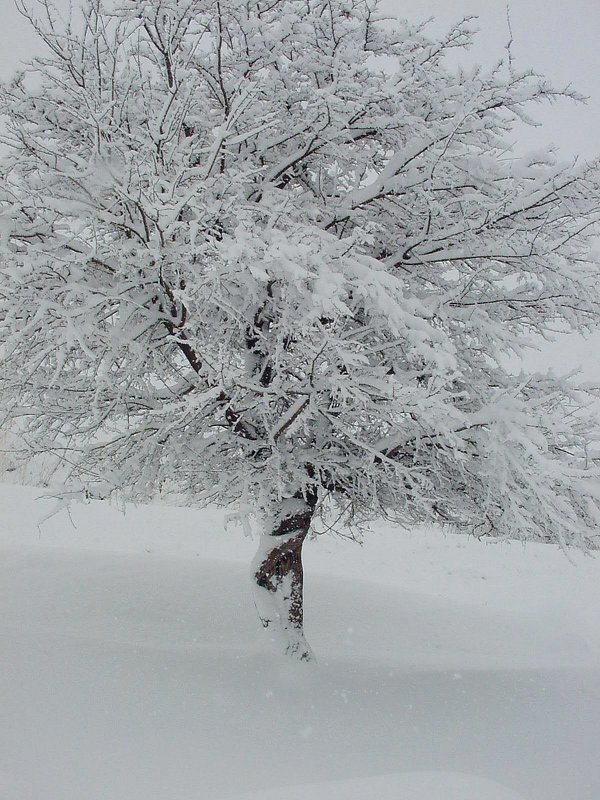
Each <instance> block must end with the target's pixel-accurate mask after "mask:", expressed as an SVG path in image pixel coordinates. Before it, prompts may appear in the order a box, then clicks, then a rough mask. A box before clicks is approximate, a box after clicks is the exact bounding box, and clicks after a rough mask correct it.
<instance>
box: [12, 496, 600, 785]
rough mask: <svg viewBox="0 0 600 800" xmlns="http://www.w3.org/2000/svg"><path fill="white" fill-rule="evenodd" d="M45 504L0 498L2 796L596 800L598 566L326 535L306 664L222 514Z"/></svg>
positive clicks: (434, 539)
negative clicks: (265, 621)
mask: <svg viewBox="0 0 600 800" xmlns="http://www.w3.org/2000/svg"><path fill="white" fill-rule="evenodd" d="M38 494H39V491H38V490H35V489H32V488H24V487H16V486H8V485H0V511H1V515H0V544H1V547H2V556H1V558H0V571H1V574H0V608H1V609H2V615H1V617H0V647H1V650H0V654H1V656H0V658H1V662H0V663H1V666H2V670H1V673H0V693H1V699H0V715H1V716H0V719H1V726H0V798H2V800H205V798H206V800H209V799H210V800H224V799H225V798H236V799H237V798H243V799H244V800H359V798H360V800H363V799H365V800H368V799H369V798H374V800H392V799H393V800H523V799H525V800H598V798H600V758H599V757H598V753H599V751H600V559H591V558H585V557H577V558H575V563H574V564H570V563H569V562H568V561H567V560H566V559H565V558H564V556H562V555H561V554H560V553H558V552H557V551H556V550H555V549H554V548H551V547H547V546H528V547H527V548H525V549H524V548H522V547H521V546H520V545H516V544H512V545H508V544H495V545H494V544H492V545H490V544H484V543H480V542H477V541H473V540H469V539H466V538H464V537H460V536H444V535H443V534H440V533H438V532H435V531H418V532H415V533H413V534H405V533H402V532H400V531H395V530H390V529H381V530H377V531H375V532H374V533H373V535H372V536H371V537H370V538H369V539H368V541H367V543H366V544H365V546H364V547H362V548H361V547H359V546H357V545H355V544H352V543H349V542H344V541H340V540H332V539H331V538H328V537H324V536H323V537H320V538H319V539H318V540H316V541H312V542H309V543H308V545H307V547H306V559H305V561H306V567H307V609H306V615H307V623H306V627H307V634H308V636H309V638H310V641H311V644H312V646H313V649H314V650H315V652H316V654H317V657H318V663H317V664H316V665H311V666H307V665H298V664H290V663H287V662H286V661H285V660H283V659H280V658H275V657H273V656H271V655H269V654H268V653H267V652H266V649H267V646H266V643H265V641H264V638H263V636H264V633H263V632H262V631H260V630H259V629H258V626H257V621H256V618H255V613H254V609H253V608H252V603H251V600H250V592H249V583H248V577H247V572H248V563H249V560H250V557H251V554H252V552H253V549H254V544H253V542H251V541H249V540H247V539H245V538H243V537H242V536H241V534H240V533H239V532H236V531H235V530H232V531H230V532H228V533H224V532H223V520H222V516H221V515H220V514H219V513H218V512H209V513H207V512H203V513H201V512H190V511H185V510H181V509H173V508H166V507H158V506H157V507H151V508H150V507H144V508H138V509H131V510H130V511H129V512H128V513H127V515H126V516H123V515H121V514H120V513H119V512H118V511H117V510H116V509H114V508H110V507H106V506H104V505H101V504H94V505H90V506H85V507H82V508H79V509H76V510H75V514H74V523H75V525H76V526H77V527H76V528H73V527H72V525H71V523H70V522H69V519H68V517H66V516H65V515H60V516H58V517H54V518H53V519H51V520H50V521H49V522H47V523H45V524H44V525H43V526H42V528H41V529H40V530H38V528H37V525H36V523H37V520H38V519H39V518H40V517H42V516H43V515H44V514H45V513H46V512H47V510H48V508H49V504H48V502H47V501H42V500H36V499H35V498H36V497H37V495H38Z"/></svg>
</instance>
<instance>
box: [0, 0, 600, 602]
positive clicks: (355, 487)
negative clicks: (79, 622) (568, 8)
mask: <svg viewBox="0 0 600 800" xmlns="http://www.w3.org/2000/svg"><path fill="white" fill-rule="evenodd" d="M40 8H41V9H42V11H44V9H48V10H49V13H47V14H46V13H43V14H41V15H40V18H39V20H37V19H34V20H33V24H34V26H35V28H36V30H37V32H38V34H39V35H40V36H41V37H42V39H43V40H44V41H45V43H46V45H47V54H46V56H44V57H42V58H40V59H38V60H37V61H36V62H35V64H34V65H33V68H32V69H30V70H25V72H23V73H21V74H20V75H19V76H17V77H16V78H15V79H14V80H13V81H12V82H10V83H8V84H7V85H5V86H3V87H2V88H1V90H0V111H1V113H2V117H3V120H2V126H3V131H4V133H3V135H2V145H3V148H4V150H5V152H6V155H5V156H4V158H3V161H2V166H1V177H2V184H1V186H2V188H1V189H0V249H1V260H0V348H1V352H2V358H3V362H2V368H1V370H0V413H1V417H0V424H6V425H7V426H8V425H10V426H13V425H15V424H17V425H18V428H19V432H20V433H21V434H22V435H23V437H24V440H25V441H26V442H27V443H28V447H29V448H30V451H31V453H33V454H35V453H53V454H55V455H56V456H58V458H59V460H60V463H61V464H62V467H61V469H62V470H63V473H67V476H68V479H69V482H70V483H71V484H72V486H74V487H76V488H77V489H78V490H79V491H80V493H81V495H82V496H85V497H94V496H97V497H106V496H109V495H111V494H113V493H119V494H120V495H121V496H122V497H124V498H125V499H127V498H129V499H133V500H143V499H148V498H150V497H152V496H153V495H155V494H156V493H162V494H167V493H169V492H172V493H174V494H175V495H176V496H177V497H178V498H181V497H185V498H186V500H187V502H189V503H190V504H192V505H201V504H204V503H206V502H218V503H221V504H227V505H231V504H236V503H240V502H241V503H242V504H243V505H244V506H245V507H246V506H247V505H248V504H251V505H252V506H253V507H254V508H255V509H256V512H257V514H259V515H262V514H265V513H266V514H268V515H271V516H272V514H273V509H274V508H277V507H279V508H280V510H281V509H285V508H286V507H287V505H286V504H287V503H288V502H290V501H294V502H304V503H306V505H307V508H308V509H309V510H310V516H311V517H312V516H314V515H315V514H325V515H328V514H329V513H330V512H331V511H332V510H334V511H335V512H336V513H342V512H344V514H345V520H346V521H355V522H357V523H360V522H361V521H365V520H368V519H372V518H374V517H377V516H381V515H384V516H387V517H391V518H393V519H395V520H397V521H398V522H400V523H402V524H404V525H410V524H413V523H415V522H443V523H447V524H451V525H455V526H461V527H463V528H465V529H468V530H472V531H474V532H476V533H477V534H479V535H482V534H489V535H493V536H500V537H511V538H520V539H525V540H527V539H538V540H543V541H559V542H560V543H561V544H562V545H563V546H565V547H568V546H571V545H575V546H582V547H587V548H590V547H597V546H598V533H597V531H598V525H599V523H600V512H599V506H600V499H599V496H598V489H597V487H598V468H597V458H596V455H595V454H596V453H597V447H596V442H597V440H598V438H599V437H598V424H597V420H596V419H595V418H594V416H593V414H592V413H591V412H590V411H589V410H588V405H589V401H590V393H589V392H587V393H586V392H585V391H584V390H583V389H582V388H581V389H578V388H577V387H576V385H575V382H574V380H573V379H571V378H565V379H556V378H553V377H552V376H547V375H524V376H520V375H519V376H517V375H514V374H513V371H511V370H510V369H508V368H507V366H506V365H507V363H508V360H509V358H510V357H513V356H516V357H518V356H519V355H520V354H521V353H522V352H523V350H524V348H526V347H528V346H529V345H530V344H531V341H532V337H533V336H535V335H537V336H540V335H541V336H543V337H546V338H548V337H551V336H552V335H553V332H554V331H555V330H556V329H557V328H559V329H561V330H573V329H576V330H589V329H592V328H594V327H595V326H596V325H597V324H598V318H599V299H600V297H599V286H600V275H599V272H600V269H599V267H598V264H597V263H596V262H595V261H594V259H593V258H592V256H591V255H590V248H589V244H590V241H591V239H592V237H593V235H594V234H595V233H596V232H597V223H598V219H599V215H600V200H599V199H598V198H599V197H600V186H599V180H598V166H597V164H595V163H592V164H566V163H561V162H560V161H559V159H558V157H557V155H556V153H555V152H553V151H552V150H548V151H545V152H536V153H531V154H529V155H526V156H517V155H515V154H514V153H512V152H511V150H510V148H509V146H508V144H507V141H509V139H510V138H511V137H512V136H513V127H514V123H515V121H516V120H525V121H528V120H529V118H530V113H531V107H532V106H533V105H535V104H536V103H538V102H542V101H547V100H552V99H553V98H554V97H556V96H557V95H560V94H562V95H568V96H570V97H572V98H573V99H577V95H575V94H574V93H573V92H571V91H570V90H569V91H565V92H560V91H557V90H556V89H554V88H553V87H552V86H551V85H549V84H548V83H547V82H546V81H545V80H544V79H542V78H540V77H539V76H536V75H534V74H532V73H529V72H526V73H518V72H516V71H515V70H514V69H513V68H512V65H511V66H510V68H509V67H508V66H505V67H502V66H501V67H497V68H495V69H493V70H491V71H489V72H486V71H485V70H483V69H477V70H474V71H473V72H471V73H469V74H468V75H467V74H464V73H463V72H460V71H459V72H454V71H452V70H451V69H449V68H448V67H447V66H446V65H445V63H444V54H445V52H446V51H447V49H448V48H451V47H456V46H463V45H466V44H468V42H469V40H470V37H471V33H470V30H469V24H468V21H467V22H465V23H463V24H461V25H458V26H457V27H455V28H454V29H453V31H452V32H451V33H450V34H449V35H448V36H447V37H445V38H444V39H442V40H439V41H436V40H433V39H430V38H428V36H427V35H426V29H425V28H424V27H423V26H421V27H411V26H409V25H408V24H407V23H405V22H396V21H393V20H383V18H382V17H381V14H380V12H379V11H378V9H377V6H376V3H371V2H365V0H349V1H348V0H344V2H342V0H327V2H325V0H309V2H306V0H278V1H277V2H274V3H271V4H264V3H261V2H257V0H249V2H246V3H239V2H237V0H221V1H220V2H215V1H214V0H190V2H187V3H185V4H182V3H180V2H176V1H175V0H157V2H154V3H136V4H124V3H122V2H117V0H114V2H113V1H112V0H85V1H84V3H83V5H82V14H81V17H80V18H79V19H78V18H77V15H75V16H74V17H73V18H72V19H71V21H66V22H61V21H60V15H57V14H55V13H54V12H53V11H52V7H51V4H50V3H49V2H46V0H41V4H40ZM159 12H160V13H159ZM382 58H383V59H384V62H382ZM381 63H385V64H387V65H388V67H387V69H388V72H387V73H383V72H382V71H381V70H380V68H379V65H380V64H381ZM32 70H33V71H32ZM293 516H294V515H293V514H292V517H293ZM290 520H291V517H290V518H286V515H285V514H283V516H282V515H281V514H280V515H279V520H278V522H277V523H276V524H275V526H274V529H273V531H272V533H274V532H275V531H276V530H279V533H274V540H276V539H277V537H278V536H281V535H285V536H287V535H288V533H289V532H290V530H291V529H290V528H289V525H290V524H292V523H291V521H290ZM308 524H310V520H308ZM303 526H304V522H303ZM307 529H308V528H307V526H304V527H303V528H302V530H307ZM302 538H303V537H302ZM279 541H283V540H279ZM284 583H285V581H282V582H281V586H282V587H283V585H284Z"/></svg>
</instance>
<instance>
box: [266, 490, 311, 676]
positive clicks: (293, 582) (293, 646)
mask: <svg viewBox="0 0 600 800" xmlns="http://www.w3.org/2000/svg"><path fill="white" fill-rule="evenodd" d="M285 502H286V505H287V506H288V507H287V509H286V512H284V513H282V515H281V516H280V517H279V519H278V520H275V521H274V522H272V523H270V524H269V526H268V529H267V530H265V532H264V533H263V534H262V536H261V539H260V544H259V547H258V552H257V554H256V556H255V558H254V562H253V570H252V571H253V577H254V602H255V604H256V608H257V611H258V615H259V617H260V620H261V622H262V624H263V626H264V627H265V628H266V629H267V630H268V632H269V634H270V635H271V640H272V641H273V642H274V643H275V645H276V646H277V649H278V650H281V651H282V652H284V653H286V654H287V655H290V656H292V657H294V658H297V659H298V660H300V661H310V660H312V653H311V650H310V647H309V645H308V642H307V641H306V639H305V638H304V630H303V622H304V607H303V582H304V573H303V569H302V545H303V543H304V540H305V538H306V535H307V534H308V531H309V528H310V522H311V518H312V514H313V508H314V506H313V507H311V505H312V504H310V503H307V502H306V501H305V500H303V499H299V498H293V499H291V500H289V501H285Z"/></svg>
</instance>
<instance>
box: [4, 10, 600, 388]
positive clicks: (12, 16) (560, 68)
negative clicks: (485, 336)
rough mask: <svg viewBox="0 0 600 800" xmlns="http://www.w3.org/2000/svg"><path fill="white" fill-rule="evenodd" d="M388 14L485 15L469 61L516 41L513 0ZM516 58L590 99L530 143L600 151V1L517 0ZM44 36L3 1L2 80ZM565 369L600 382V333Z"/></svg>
mask: <svg viewBox="0 0 600 800" xmlns="http://www.w3.org/2000/svg"><path fill="white" fill-rule="evenodd" d="M60 2H61V3H63V4H64V5H66V2H67V0H60ZM383 5H384V7H385V9H386V11H389V12H390V13H391V14H394V15H396V16H399V17H405V18H407V19H409V20H411V21H415V22H416V21H421V20H424V19H427V18H428V17H434V20H433V22H432V24H431V26H432V27H431V30H432V33H433V32H440V31H443V30H445V29H447V28H448V27H449V26H450V25H451V24H452V23H453V22H456V21H457V20H459V19H461V18H462V17H464V16H476V17H478V21H477V23H476V24H477V26H478V27H479V29H480V33H479V35H478V37H477V40H476V43H475V45H474V47H473V49H472V50H471V51H470V52H469V53H464V54H461V56H460V58H461V60H462V61H463V62H464V63H465V64H467V63H470V64H473V63H480V64H484V65H486V64H487V65H492V64H493V63H495V62H496V61H497V60H499V59H500V58H502V57H503V56H505V55H506V49H505V48H506V44H507V42H508V40H509V32H508V23H507V9H506V2H505V0H383ZM509 7H510V21H511V28H512V39H513V43H512V47H511V51H512V57H513V63H514V64H515V66H517V67H521V68H523V69H526V68H530V67H533V68H534V69H536V70H537V71H538V72H542V73H544V74H545V75H547V76H548V77H549V78H551V79H552V80H553V82H554V83H555V84H556V85H558V86H561V87H562V86H564V85H566V84H568V83H571V84H572V85H573V86H574V88H575V89H577V90H578V91H579V92H581V93H582V94H585V95H587V96H588V97H589V100H588V102H587V104H586V105H576V104H574V103H571V102H568V101H562V102H558V103H556V104H554V105H553V106H551V107H547V108H540V109H539V110H538V111H537V112H536V116H538V117H539V119H540V121H542V122H543V126H542V127H541V128H535V129H529V130H526V131H523V132H520V134H519V135H520V137H521V141H520V142H519V148H521V147H523V146H527V147H532V148H538V147H540V146H541V145H543V144H546V143H550V142H553V143H555V144H557V145H559V147H560V148H561V151H562V152H563V153H564V155H565V156H570V155H572V154H576V153H579V154H581V155H583V156H585V157H587V158H590V157H593V156H595V155H597V154H600V0H510V2H509ZM36 47H38V45H37V43H36V39H35V37H34V35H33V34H32V32H31V30H30V29H29V28H28V25H27V23H26V21H25V20H24V19H23V18H22V17H21V16H20V15H19V13H18V12H17V10H16V8H15V5H14V2H13V0H0V78H6V77H8V76H9V75H10V74H11V72H12V71H14V70H15V69H16V68H17V66H18V63H19V61H20V60H22V59H23V58H27V57H29V56H30V55H31V54H32V53H33V52H35V50H36ZM547 360H548V362H549V363H552V364H553V365H554V366H556V367H557V368H564V367H567V366H569V367H573V366H574V365H576V364H578V363H583V364H584V365H585V368H586V372H588V373H589V374H590V375H594V377H596V378H598V379H600V336H598V337H596V338H595V339H594V340H591V341H589V342H584V343H581V342H576V341H575V340H574V339H572V338H571V339H568V340H564V339H563V340H562V341H561V342H559V343H557V345H556V346H555V347H554V348H553V351H552V353H550V354H549V357H548V359H547Z"/></svg>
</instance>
